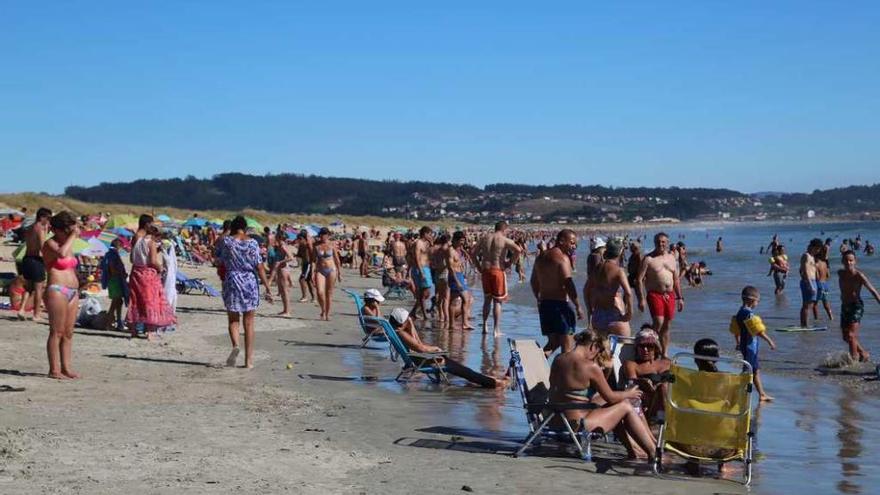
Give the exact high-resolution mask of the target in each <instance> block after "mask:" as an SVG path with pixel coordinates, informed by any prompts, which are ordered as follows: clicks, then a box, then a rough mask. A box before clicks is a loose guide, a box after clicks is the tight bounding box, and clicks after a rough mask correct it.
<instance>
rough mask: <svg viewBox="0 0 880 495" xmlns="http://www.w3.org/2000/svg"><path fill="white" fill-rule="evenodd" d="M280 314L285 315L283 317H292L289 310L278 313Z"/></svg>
mask: <svg viewBox="0 0 880 495" xmlns="http://www.w3.org/2000/svg"><path fill="white" fill-rule="evenodd" d="M278 316H283V317H285V318H290V317H291V314H290V312H289V311H282V312H280V313H278Z"/></svg>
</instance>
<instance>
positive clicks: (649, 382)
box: [623, 323, 672, 418]
mask: <svg viewBox="0 0 880 495" xmlns="http://www.w3.org/2000/svg"><path fill="white" fill-rule="evenodd" d="M671 364H672V362H671V361H670V360H668V359H666V358H665V357H663V355H662V353H661V350H660V340H659V338H658V337H657V333H656V332H654V329H653V328H651V324H650V323H645V324H644V325H642V329H641V330H640V331H639V333H638V334H636V359H635V360H634V361H626V362H624V364H623V367H624V374H625V376H626V380H627V382H628V383H629V384H630V385H637V386H638V387H639V389H640V390H641V391H642V394H644V395H642V410H643V411H644V413H645V417H646V418H654V417H656V416H657V413H659V412H660V411H662V410H663V395H664V394H665V390H666V383H664V380H663V378H664V374H668V373H669V366H670V365H671Z"/></svg>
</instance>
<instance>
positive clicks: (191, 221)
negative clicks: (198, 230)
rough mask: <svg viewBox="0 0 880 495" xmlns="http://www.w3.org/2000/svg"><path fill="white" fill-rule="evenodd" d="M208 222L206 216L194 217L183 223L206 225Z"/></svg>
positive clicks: (198, 225) (195, 225) (186, 225)
mask: <svg viewBox="0 0 880 495" xmlns="http://www.w3.org/2000/svg"><path fill="white" fill-rule="evenodd" d="M206 223H208V221H207V220H205V219H204V218H199V217H193V218H190V219H189V220H187V221H186V222H184V223H183V226H184V227H204V226H205V224H206Z"/></svg>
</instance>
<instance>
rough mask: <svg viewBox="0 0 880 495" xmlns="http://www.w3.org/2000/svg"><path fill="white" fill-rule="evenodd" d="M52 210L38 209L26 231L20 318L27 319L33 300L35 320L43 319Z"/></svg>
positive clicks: (22, 261) (22, 265)
mask: <svg viewBox="0 0 880 495" xmlns="http://www.w3.org/2000/svg"><path fill="white" fill-rule="evenodd" d="M51 217H52V211H51V210H49V209H48V208H40V209H38V210H37V217H36V221H35V222H34V223H33V224H32V225H31V226H30V227H28V228H27V229H26V230H25V231H24V242H25V245H26V247H25V252H24V258H22V260H21V275H22V276H23V277H24V280H25V291H26V292H25V295H24V300H22V302H21V308H19V310H18V319H19V320H24V319H25V309H26V308H27V306H28V302H29V301H33V307H34V321H41V318H40V309H41V306H42V303H43V287H44V286H45V285H46V265H44V264H43V255H42V254H41V253H42V250H43V243H45V242H46V238H47V236H48V235H49V219H50V218H51Z"/></svg>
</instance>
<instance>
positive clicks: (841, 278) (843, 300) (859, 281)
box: [837, 251, 880, 361]
mask: <svg viewBox="0 0 880 495" xmlns="http://www.w3.org/2000/svg"><path fill="white" fill-rule="evenodd" d="M841 262H842V263H843V270H838V272H837V277H838V282H839V284H840V331H841V333H842V334H843V341H844V342H846V343H847V344H849V355H850V356H852V358H853V359H858V360H859V361H868V360H869V359H870V358H871V355H870V354H868V352H867V351H866V350H865V349H864V348H863V347H862V344H860V343H859V326H860V325H861V321H862V315H863V314H864V311H865V303H864V302H863V301H862V287H863V286H864V287H865V288H866V289H868V292H870V293H871V295H872V296H874V299H876V300H877V302H878V303H880V294H878V293H877V289H875V288H874V286H873V285H871V282H870V281H869V280H868V277H867V276H865V274H864V273H862V272H860V271H859V270H857V269H856V253H855V252H854V251H846V252H844V253H843V256H841Z"/></svg>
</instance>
